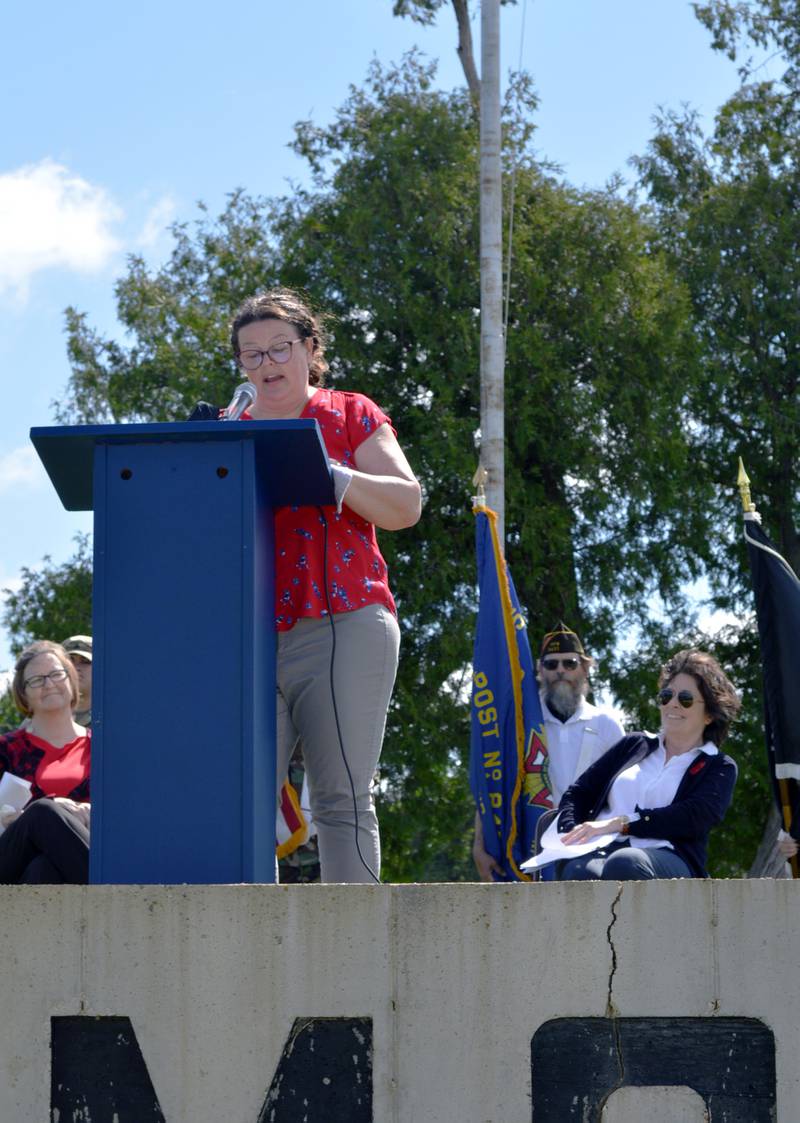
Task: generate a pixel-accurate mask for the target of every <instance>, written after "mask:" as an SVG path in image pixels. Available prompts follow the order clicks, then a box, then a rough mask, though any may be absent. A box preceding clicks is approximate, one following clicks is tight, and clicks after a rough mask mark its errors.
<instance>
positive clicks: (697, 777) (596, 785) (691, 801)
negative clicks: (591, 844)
mask: <svg viewBox="0 0 800 1123" xmlns="http://www.w3.org/2000/svg"><path fill="white" fill-rule="evenodd" d="M657 748H658V738H657V737H648V736H647V735H646V734H645V733H631V734H629V736H627V737H623V738H622V740H621V741H618V742H617V743H616V745H612V746H611V748H610V749H609V750H608V752H607V753H604V754H603V756H601V757H600V759H599V760H596V761H595V762H594V764H592V765H590V766H589V768H587V769H586V771H585V772H584V773H583V774H582V775H581V776H579V777H578V779H577V780H576V781H575V783H574V784H572V785H571V786H570V787H569V788H567V790H566V791H565V792H564V795H563V796H562V798H561V803H560V804H559V805H558V809H559V816H558V831H559V834H565V833H566V832H567V831H570V830H572V828H573V827H575V826H577V825H578V823H585V822H587V821H588V820H592V819H599V818H600V815H601V812H602V810H603V808H604V807H605V805H606V803H607V802H608V793H609V792H610V791H611V785H612V784H613V783H614V781H615V780H616V778H617V776H618V775H619V774H620V772H624V771H625V769H626V768H628V767H630V765H631V764H635V763H636V762H637V761H640V760H644V758H645V757H646V756H649V755H650V753H652V752H654V751H655V749H657ZM736 772H737V769H736V763H735V761H733V760H731V758H730V757H729V756H725V754H724V753H716V754H715V755H714V756H709V754H708V753H700V754H699V756H697V757H696V758H695V760H694V761H693V762H692V763H691V764H690V765H689V767H688V768H687V770H686V773H685V774H684V777H683V779H682V780H681V782H680V784H679V785H678V790H677V792H676V793H675V798H674V799H673V801H672V803H670V804H668V805H667V806H666V807H639V806H638V804H637V807H636V811H637V814H638V815H639V818H638V819H637V820H635V821H634V822H632V823H631V824H630V828H629V834H630V837H631V845H632V846H633V845H635V843H634V842H633V839H634V838H663V839H666V841H667V842H671V843H672V845H673V847H674V848H675V853H676V854H677V855H678V857H680V858H683V860H684V862H686V864H687V866H688V867H689V869H690V870H691V871H692V874H693V875H694V876H695V877H708V873H707V872H706V850H707V848H708V835H709V831H710V830H711V828H712V827H715V826H716V825H717V823H721V822H722V819H723V817H724V815H725V812H726V811H727V810H728V808H729V807H730V803H731V799H732V798H733V789H734V787H735V785H736Z"/></svg>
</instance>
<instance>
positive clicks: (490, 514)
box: [470, 506, 552, 881]
mask: <svg viewBox="0 0 800 1123" xmlns="http://www.w3.org/2000/svg"><path fill="white" fill-rule="evenodd" d="M473 514H474V515H475V518H476V522H475V544H476V548H477V555H478V591H479V597H480V603H479V606H478V623H477V627H476V631H475V653H474V657H473V674H472V707H471V717H472V722H471V751H470V787H471V788H472V794H473V796H474V799H475V803H476V805H477V808H478V812H479V814H480V819H481V826H482V828H483V839H484V847H485V848H486V851H487V853H489V854H491V855H492V857H493V858H494V859H495V861H496V862H497V863H498V865H499V866H501V867H502V869H503V872H504V880H506V881H529V880H530V878H529V877H528V876H527V874H524V873H522V872H521V871H520V868H519V867H520V863H521V862H524V861H525V859H526V858H528V857H530V856H531V853H532V847H533V842H534V833H535V828H536V821H537V819H538V818H539V816H540V815H541V814H542V813H543V812H544V811H546V810H547V808H549V807H550V806H552V803H551V798H550V790H549V787H548V780H547V743H546V737H545V731H544V721H543V718H542V707H541V703H540V701H539V691H538V689H537V687H536V676H535V675H534V670H533V659H532V658H531V649H530V645H529V644H528V634H527V632H526V630H525V619H524V617H523V615H522V613H521V611H520V607H519V601H518V600H517V594H516V591H515V589H514V582H513V581H512V580H511V574H510V573H509V571H508V567H507V566H506V563H505V559H504V557H503V554H502V551H501V549H500V543H499V540H498V537H497V515H496V514H495V512H494V511H492V510H490V509H489V508H488V507H485V506H476V507H474V508H473Z"/></svg>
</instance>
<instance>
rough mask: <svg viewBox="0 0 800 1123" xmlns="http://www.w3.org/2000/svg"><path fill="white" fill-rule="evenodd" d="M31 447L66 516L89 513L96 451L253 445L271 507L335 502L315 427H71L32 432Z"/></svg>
mask: <svg viewBox="0 0 800 1123" xmlns="http://www.w3.org/2000/svg"><path fill="white" fill-rule="evenodd" d="M30 436H31V441H32V442H33V445H34V448H35V449H36V451H37V452H38V454H39V457H40V459H41V461H42V463H43V464H44V467H45V470H46V471H47V474H48V476H49V477H50V480H51V481H52V484H53V487H54V488H55V490H56V492H57V494H58V497H59V499H60V500H61V502H62V504H63V505H64V507H65V508H66V510H68V511H91V510H92V508H93V503H94V499H93V494H94V459H95V447H96V446H97V445H102V444H113V445H117V446H120V445H126V444H128V445H141V444H170V443H176V444H178V443H180V444H183V443H190V442H194V443H198V442H207V441H210V442H213V443H216V444H219V446H220V452H222V451H223V449H224V446H225V445H226V444H230V443H231V442H242V441H244V440H250V439H252V440H253V441H254V444H255V459H256V466H257V470H258V472H259V476H260V477H261V478H262V479H264V480H267V481H269V484H268V493H269V497H270V502H271V503H272V505H273V506H275V507H282V506H285V505H288V504H302V505H304V506H306V505H308V506H317V505H329V504H332V503H334V502H335V500H334V494H333V480H332V477H331V470H330V465H329V464H328V457H327V453H326V451H325V446H324V444H323V441H322V435H321V433H320V431H319V426H318V425H317V422H316V421H314V420H313V419H309V418H302V419H297V420H291V421H236V422H220V421H182V422H162V423H147V424H136V425H67V426H62V425H59V426H47V427H39V428H34V429H31V433H30Z"/></svg>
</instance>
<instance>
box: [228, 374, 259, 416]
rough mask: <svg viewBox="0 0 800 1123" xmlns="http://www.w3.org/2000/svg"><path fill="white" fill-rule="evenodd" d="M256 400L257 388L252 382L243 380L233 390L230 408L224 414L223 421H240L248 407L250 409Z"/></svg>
mask: <svg viewBox="0 0 800 1123" xmlns="http://www.w3.org/2000/svg"><path fill="white" fill-rule="evenodd" d="M255 400H256V388H255V386H254V385H253V383H252V382H243V383H242V384H241V386H237V387H236V389H235V390H234V392H233V397H232V398H231V400H230V404H229V406H228V408H227V409H226V410H225V412H224V414H223V415H222V418H221V420H222V421H238V420H239V418H240V417H241V416H242V414H243V413H244V411H245V410H246V409H250V407H251V406H252V404H253V402H254V401H255Z"/></svg>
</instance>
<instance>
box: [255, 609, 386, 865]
mask: <svg viewBox="0 0 800 1123" xmlns="http://www.w3.org/2000/svg"><path fill="white" fill-rule="evenodd" d="M399 647H400V628H399V626H398V623H397V620H396V619H395V617H394V615H393V613H392V612H391V611H390V610H389V609H388V608H385V607H384V606H383V605H367V606H366V607H365V608H359V609H357V610H356V611H355V612H342V613H337V614H336V615H334V617H333V629H331V620H330V618H329V617H324V618H323V619H319V620H318V619H302V620H299V621H298V622H297V624H295V626H294V627H293V628H291V629H290V630H289V631H288V632H279V633H278V660H277V663H278V667H277V680H278V699H277V723H278V729H277V783H278V786H279V787H280V785H281V784H282V783H283V781H284V780H285V778H286V772H287V768H288V765H289V758H290V756H291V754H292V751H293V749H294V746H295V744H296V743H297V739H298V737H299V738H301V739H302V742H303V756H304V758H305V766H306V775H307V777H308V787H309V794H310V796H311V813H312V815H313V817H314V823H315V824H316V827H317V834H318V838H319V855H320V866H321V870H322V880H323V881H326V882H371V881H372V880H373V879H372V877H371V876H370V873H369V872H368V870H367V869H366V868H365V866H364V862H365V863H366V864H367V865H368V866H369V867H370V869H371V870H372V871H373V872H374V873H375V876H376V877H379V876H380V861H381V856H380V836H379V833H378V819H377V816H376V814H375V804H374V801H373V798H372V778H373V776H374V774H375V769H376V767H377V764H378V758H379V756H380V753H381V745H382V743H383V733H384V729H385V726H386V711H387V709H388V706H389V699H390V698H391V695H392V688H393V686H394V680H395V675H396V674H397V660H398V652H399ZM331 663H333V690H332V689H331ZM334 697H335V708H334ZM337 716H338V726H339V728H338V730H337V722H336V717H337ZM340 732H341V742H340V736H339V733H340ZM348 772H349V776H348ZM350 777H352V787H351V780H350ZM354 795H355V798H354ZM354 807H355V808H357V819H358V847H356V812H355V810H354ZM359 849H360V851H361V855H362V857H363V862H362V860H361V858H359V854H358V850H359Z"/></svg>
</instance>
